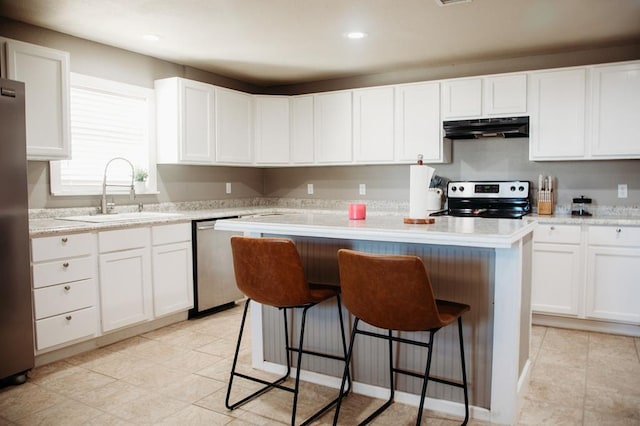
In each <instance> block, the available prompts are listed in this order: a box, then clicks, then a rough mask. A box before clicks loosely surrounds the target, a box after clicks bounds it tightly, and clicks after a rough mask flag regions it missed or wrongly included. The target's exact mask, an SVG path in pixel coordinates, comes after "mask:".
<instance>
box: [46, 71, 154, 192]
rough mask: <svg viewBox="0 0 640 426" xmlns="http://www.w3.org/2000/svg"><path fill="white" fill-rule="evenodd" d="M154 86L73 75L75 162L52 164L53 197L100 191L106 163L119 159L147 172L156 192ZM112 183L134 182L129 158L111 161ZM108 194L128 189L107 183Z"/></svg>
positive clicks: (72, 141) (72, 132) (72, 125)
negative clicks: (133, 84)
mask: <svg viewBox="0 0 640 426" xmlns="http://www.w3.org/2000/svg"><path fill="white" fill-rule="evenodd" d="M153 110H154V105H153V90H152V89H147V88H143V87H138V86H132V85H128V84H124V83H117V82H113V81H109V80H103V79H98V78H95V77H88V76H83V75H79V74H72V76H71V94H70V117H71V160H63V161H52V162H51V192H52V193H53V194H54V195H73V194H78V195H80V194H98V193H101V192H102V180H103V176H104V169H105V165H106V164H107V162H108V161H109V160H111V159H112V158H115V157H124V158H126V159H127V160H129V161H130V162H131V163H132V164H133V165H134V167H135V169H144V170H146V171H148V173H149V178H148V181H147V188H148V191H149V192H156V180H155V166H156V165H155V150H154V149H153V147H154V145H155V142H154V139H155V138H154V132H153V128H154V116H153ZM107 183H108V184H122V185H128V184H130V183H131V167H130V166H129V165H128V164H127V163H126V162H125V161H114V162H112V163H111V164H110V165H109V169H108V174H107ZM108 191H109V193H118V192H123V193H128V190H127V189H126V188H118V187H109V188H108Z"/></svg>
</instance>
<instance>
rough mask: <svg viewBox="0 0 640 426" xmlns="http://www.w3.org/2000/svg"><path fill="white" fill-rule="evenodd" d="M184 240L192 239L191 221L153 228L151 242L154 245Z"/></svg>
mask: <svg viewBox="0 0 640 426" xmlns="http://www.w3.org/2000/svg"><path fill="white" fill-rule="evenodd" d="M184 241H189V242H190V241H191V223H176V224H172V225H160V226H154V227H153V228H151V244H153V245H154V246H157V245H160V244H171V243H180V242H184Z"/></svg>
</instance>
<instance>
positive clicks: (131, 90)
mask: <svg viewBox="0 0 640 426" xmlns="http://www.w3.org/2000/svg"><path fill="white" fill-rule="evenodd" d="M70 81H71V85H70V86H71V88H84V89H88V90H96V91H103V92H105V93H109V94H114V95H124V96H132V97H139V98H144V99H145V100H146V103H147V118H148V129H147V135H148V160H149V170H148V173H149V175H148V177H147V181H146V190H145V192H144V193H143V194H155V195H157V194H159V192H158V183H157V157H156V107H155V91H154V90H153V89H151V88H147V87H142V86H134V85H132V84H127V83H121V82H118V81H113V80H107V79H103V78H98V77H93V76H88V75H84V74H79V73H73V72H72V73H71V79H70ZM70 134H72V132H70ZM70 137H72V135H71V136H70ZM71 152H73V140H72V139H71ZM61 161H64V160H55V161H49V177H50V191H51V195H53V196H86V195H102V183H100V184H99V185H95V186H94V185H91V186H86V185H81V186H80V185H65V184H63V183H62V182H61ZM101 173H102V172H101ZM108 194H109V195H113V194H116V195H118V194H129V191H128V190H127V189H126V188H118V187H109V188H108Z"/></svg>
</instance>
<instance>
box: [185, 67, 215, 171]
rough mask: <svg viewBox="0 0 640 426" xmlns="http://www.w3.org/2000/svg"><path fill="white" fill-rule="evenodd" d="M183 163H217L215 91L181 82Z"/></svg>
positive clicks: (211, 88)
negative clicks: (215, 161) (215, 148)
mask: <svg viewBox="0 0 640 426" xmlns="http://www.w3.org/2000/svg"><path fill="white" fill-rule="evenodd" d="M179 90H180V94H179V96H180V103H179V104H178V105H179V106H178V108H179V114H180V119H179V124H180V127H179V128H180V142H179V152H180V162H185V163H198V164H202V163H205V164H207V163H213V162H214V160H215V150H214V147H215V114H214V108H215V104H214V90H213V87H211V86H210V85H208V84H204V83H199V82H197V81H189V80H183V79H180V84H179Z"/></svg>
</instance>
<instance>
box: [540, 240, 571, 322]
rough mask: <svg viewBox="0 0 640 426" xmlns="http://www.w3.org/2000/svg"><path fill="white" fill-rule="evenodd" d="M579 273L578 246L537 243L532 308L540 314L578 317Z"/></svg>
mask: <svg viewBox="0 0 640 426" xmlns="http://www.w3.org/2000/svg"><path fill="white" fill-rule="evenodd" d="M580 270H581V261H580V246H579V245H574V244H540V243H535V244H534V248H533V278H532V289H531V309H532V310H533V311H534V312H541V313H553V314H563V315H572V316H576V315H578V308H579V300H580V288H581V285H580V284H581V276H582V275H581V273H580Z"/></svg>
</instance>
